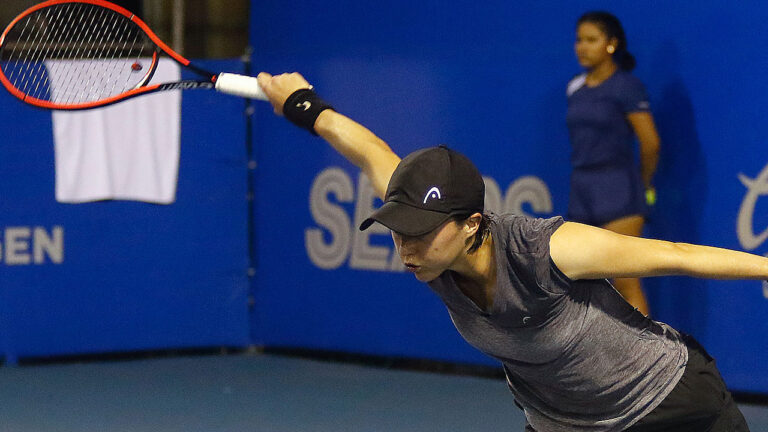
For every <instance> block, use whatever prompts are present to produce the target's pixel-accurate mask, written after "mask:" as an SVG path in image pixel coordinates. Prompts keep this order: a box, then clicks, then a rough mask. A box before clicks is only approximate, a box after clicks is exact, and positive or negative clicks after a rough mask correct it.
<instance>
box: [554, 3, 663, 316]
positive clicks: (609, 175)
mask: <svg viewBox="0 0 768 432" xmlns="http://www.w3.org/2000/svg"><path fill="white" fill-rule="evenodd" d="M574 49H575V51H576V57H577V58H578V60H579V64H580V65H581V66H582V67H583V68H584V69H585V71H584V73H581V74H579V75H577V76H576V77H574V78H573V79H572V80H571V81H570V82H569V83H568V88H567V91H566V94H567V96H568V112H567V114H566V123H567V125H568V132H569V136H570V140H571V147H572V152H571V165H572V166H573V170H572V172H571V187H570V189H571V190H570V196H569V201H568V220H569V221H572V222H581V223H585V224H589V225H594V226H599V227H602V228H605V229H608V230H611V231H614V232H617V233H619V234H625V235H633V236H640V235H641V234H642V232H643V224H644V223H645V215H646V213H647V209H646V203H648V204H652V203H653V201H654V200H655V193H656V192H655V189H654V188H653V175H654V172H655V171H656V165H657V163H658V160H659V146H660V145H659V141H660V140H659V134H658V133H657V132H656V125H655V123H654V121H653V115H652V114H651V110H650V104H649V102H648V95H647V94H646V91H645V87H644V86H643V83H642V82H640V80H639V79H638V78H637V77H635V76H634V75H632V73H631V71H632V69H634V67H635V59H634V57H633V56H632V54H630V53H629V51H627V38H626V36H625V34H624V28H623V27H622V25H621V22H619V20H618V18H616V17H615V16H613V15H612V14H610V13H608V12H602V11H596V12H587V13H585V14H584V15H582V16H581V17H580V18H579V19H578V21H577V22H576V43H575V45H574ZM635 138H637V142H638V144H639V149H640V150H639V152H638V153H639V155H640V158H639V159H640V164H639V165H638V163H637V161H636V158H635V155H634V153H635V152H634V148H635ZM613 283H614V286H615V287H616V289H617V290H618V291H619V292H620V293H621V295H622V296H624V298H625V299H627V301H628V302H629V303H631V304H632V305H633V306H635V307H636V308H638V309H639V310H640V312H643V313H644V314H646V315H648V313H649V310H648V302H647V301H646V299H645V295H644V294H643V291H642V287H641V285H640V280H639V279H637V278H628V279H616V280H614V281H613Z"/></svg>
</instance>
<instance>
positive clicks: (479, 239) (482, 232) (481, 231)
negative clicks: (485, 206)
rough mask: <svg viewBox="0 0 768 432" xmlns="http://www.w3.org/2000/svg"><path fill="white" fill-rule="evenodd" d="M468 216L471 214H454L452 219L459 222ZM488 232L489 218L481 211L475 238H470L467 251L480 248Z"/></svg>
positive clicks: (470, 251)
mask: <svg viewBox="0 0 768 432" xmlns="http://www.w3.org/2000/svg"><path fill="white" fill-rule="evenodd" d="M473 214H474V213H473ZM470 216H472V214H465V215H454V216H453V217H452V219H453V221H454V222H456V223H461V222H464V221H465V220H467V219H469V217H470ZM490 234H491V218H490V216H488V215H487V214H486V213H483V218H482V219H481V220H480V227H479V228H478V229H477V232H476V233H475V238H474V239H472V246H470V247H469V249H468V250H467V253H474V252H475V251H476V250H478V249H480V246H482V245H483V242H484V241H485V239H486V238H487V237H488V236H489V235H490Z"/></svg>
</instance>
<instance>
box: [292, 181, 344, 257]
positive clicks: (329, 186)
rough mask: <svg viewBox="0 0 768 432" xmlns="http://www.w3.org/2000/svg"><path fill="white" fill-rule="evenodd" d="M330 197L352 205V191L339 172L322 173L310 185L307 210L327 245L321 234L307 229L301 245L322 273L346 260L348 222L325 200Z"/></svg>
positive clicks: (339, 211) (338, 207)
mask: <svg viewBox="0 0 768 432" xmlns="http://www.w3.org/2000/svg"><path fill="white" fill-rule="evenodd" d="M330 193H333V194H334V195H335V196H336V199H337V200H338V201H339V202H352V200H353V199H354V189H353V186H352V181H351V180H350V179H349V176H348V175H347V174H346V173H345V172H344V171H343V170H341V169H340V168H327V169H325V170H323V171H322V172H321V173H320V174H319V175H318V176H317V177H316V178H315V181H314V182H313V183H312V189H311V191H310V196H309V209H310V211H311V212H312V217H313V218H314V220H315V222H317V224H318V225H320V226H321V227H324V228H325V229H327V230H328V232H329V233H330V235H331V242H330V243H326V242H325V241H324V240H323V230H322V229H319V228H307V229H306V230H305V231H304V243H305V247H306V249H307V254H308V255H309V259H310V260H311V261H312V263H313V264H314V265H316V266H317V267H319V268H322V269H327V270H328V269H335V268H338V267H340V266H341V265H342V264H343V263H344V261H345V260H346V259H347V254H348V252H349V245H350V241H351V237H352V236H351V233H350V220H349V216H348V215H347V213H346V211H344V209H343V208H342V207H340V206H338V205H335V204H333V203H332V202H330V201H329V200H328V195H329V194H330Z"/></svg>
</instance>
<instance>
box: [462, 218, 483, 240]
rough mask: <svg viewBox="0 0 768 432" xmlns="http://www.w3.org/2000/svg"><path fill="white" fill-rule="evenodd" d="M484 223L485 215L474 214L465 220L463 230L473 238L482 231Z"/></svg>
mask: <svg viewBox="0 0 768 432" xmlns="http://www.w3.org/2000/svg"><path fill="white" fill-rule="evenodd" d="M482 221H483V215H482V214H481V213H474V214H472V215H471V216H470V217H468V218H466V219H464V222H463V224H462V229H463V230H464V234H466V236H467V237H472V236H474V235H475V233H477V230H479V229H480V222H482Z"/></svg>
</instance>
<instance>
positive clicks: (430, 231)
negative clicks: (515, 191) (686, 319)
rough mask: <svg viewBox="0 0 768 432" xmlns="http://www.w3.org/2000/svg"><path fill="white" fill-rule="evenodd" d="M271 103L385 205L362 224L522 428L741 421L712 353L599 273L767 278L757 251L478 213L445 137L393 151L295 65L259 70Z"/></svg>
mask: <svg viewBox="0 0 768 432" xmlns="http://www.w3.org/2000/svg"><path fill="white" fill-rule="evenodd" d="M258 80H259V84H260V85H261V87H262V88H263V90H264V92H265V93H266V94H267V96H268V97H269V100H270V102H271V103H272V105H273V107H274V109H275V112H276V113H278V114H283V115H285V117H286V118H288V119H289V120H291V121H292V122H293V123H295V124H296V125H298V126H300V127H303V128H305V129H307V130H309V131H310V132H312V133H314V134H318V135H320V136H321V137H323V138H324V139H325V140H326V141H328V142H329V143H330V144H331V145H332V146H333V148H335V149H336V150H337V151H338V152H339V153H340V154H342V155H343V156H344V157H346V158H347V159H348V160H350V161H351V162H352V163H354V164H355V165H357V166H358V167H359V168H360V169H362V171H363V172H364V173H365V174H366V175H367V176H368V178H369V179H370V180H371V183H372V186H373V188H374V190H375V192H376V193H377V194H378V196H379V197H381V198H382V199H383V200H384V204H383V206H382V207H381V208H379V209H378V210H377V211H376V212H374V213H373V214H372V215H371V216H370V218H368V219H367V220H366V221H364V222H363V224H362V225H361V227H360V229H365V228H367V227H368V226H370V225H371V224H372V223H374V221H375V222H379V223H381V224H383V225H385V226H387V227H388V228H390V229H391V231H392V239H393V240H394V243H395V248H396V250H397V253H398V254H399V256H400V258H401V259H402V261H403V263H404V264H405V265H406V267H407V268H408V270H410V271H411V272H413V273H414V275H415V276H416V278H417V279H418V280H419V281H422V282H425V283H427V284H428V285H429V287H430V288H431V289H432V290H433V291H434V292H435V293H436V294H437V295H438V296H439V297H440V298H441V299H442V300H443V302H444V303H445V304H446V306H447V308H448V311H449V313H450V315H451V318H452V320H453V322H454V324H455V326H456V328H457V330H458V331H459V332H460V333H461V335H462V336H463V337H464V338H465V339H466V340H467V341H468V342H469V343H470V344H472V345H473V346H475V347H476V348H477V349H479V350H480V351H482V352H484V353H486V354H487V355H489V356H491V357H493V358H495V359H497V360H499V361H500V362H501V363H502V365H503V367H504V371H505V372H506V375H507V382H508V384H509V388H510V389H511V390H512V392H513V394H514V396H515V399H516V401H517V403H518V404H519V405H520V406H521V407H522V408H523V410H524V411H525V415H526V419H527V424H526V431H539V432H544V431H546V432H552V431H555V432H557V431H590V432H595V431H622V430H629V431H635V432H638V431H660V430H664V431H697V432H701V431H715V432H719V431H722V432H725V431H729V432H734V431H747V430H748V427H747V424H746V422H745V420H744V417H743V416H742V414H741V413H740V412H739V410H738V408H737V406H736V404H735V403H734V401H733V399H732V397H731V394H730V393H729V392H728V390H727V389H726V386H725V383H724V382H723V380H722V378H721V377H720V374H719V372H718V371H717V368H716V366H715V362H714V360H713V359H712V357H710V356H709V355H708V354H707V352H706V351H705V350H704V349H703V348H702V347H701V346H700V345H699V344H698V343H696V341H695V340H693V338H691V337H689V336H686V335H684V334H681V333H680V332H678V331H676V330H675V329H673V328H671V327H670V326H668V325H666V324H664V323H660V322H656V321H653V320H651V319H649V318H647V317H646V316H645V315H643V314H642V313H640V312H638V311H637V310H635V309H634V308H633V307H632V306H631V305H630V304H629V303H627V302H626V301H625V300H624V299H623V298H622V297H621V296H620V295H619V293H618V292H616V290H615V289H614V288H613V287H612V286H611V284H610V283H609V282H608V281H607V280H606V279H607V278H615V277H626V276H632V277H637V276H643V277H645V276H660V275H691V276H696V277H708V278H722V279H726V278H746V279H766V278H768V259H766V258H763V257H759V256H755V255H750V254H747V253H742V252H736V251H731V250H725V249H718V248H712V247H705V246H695V245H689V244H678V243H669V242H664V241H658V240H650V239H643V238H637V237H631V236H624V235H621V234H617V233H614V232H611V231H608V230H604V229H601V228H596V227H592V226H589V225H582V224H579V223H573V222H564V221H563V219H562V218H560V217H556V218H551V219H536V218H529V217H525V216H518V215H494V214H485V213H484V212H483V210H484V209H483V200H484V184H483V180H482V177H481V176H480V173H479V172H478V170H477V169H476V168H475V166H474V165H473V164H472V162H470V161H469V160H468V159H467V158H466V157H464V156H462V155H461V154H459V153H457V152H455V151H453V150H450V149H448V148H445V147H435V148H428V149H424V150H419V151H416V152H414V153H411V154H409V155H408V156H406V157H405V158H404V159H402V160H401V159H400V158H399V157H398V156H397V155H396V154H395V153H394V152H392V150H391V149H390V147H389V146H388V145H387V144H386V143H385V142H384V141H382V140H381V139H379V138H378V137H376V136H375V135H374V134H373V133H371V132H370V131H369V130H368V129H366V128H365V127H363V126H362V125H360V124H358V123H356V122H354V121H353V120H351V119H349V118H348V117H345V116H344V115H342V114H339V113H337V112H335V111H334V110H333V109H332V108H331V107H330V105H328V104H327V103H325V102H323V101H322V100H321V99H320V98H319V97H318V96H317V95H316V94H315V92H314V91H313V90H312V87H311V86H310V85H309V84H308V83H307V81H306V80H305V79H304V78H303V77H302V76H301V75H299V74H296V73H293V74H284V75H279V76H275V77H273V76H271V75H269V74H267V73H261V74H259V76H258Z"/></svg>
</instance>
